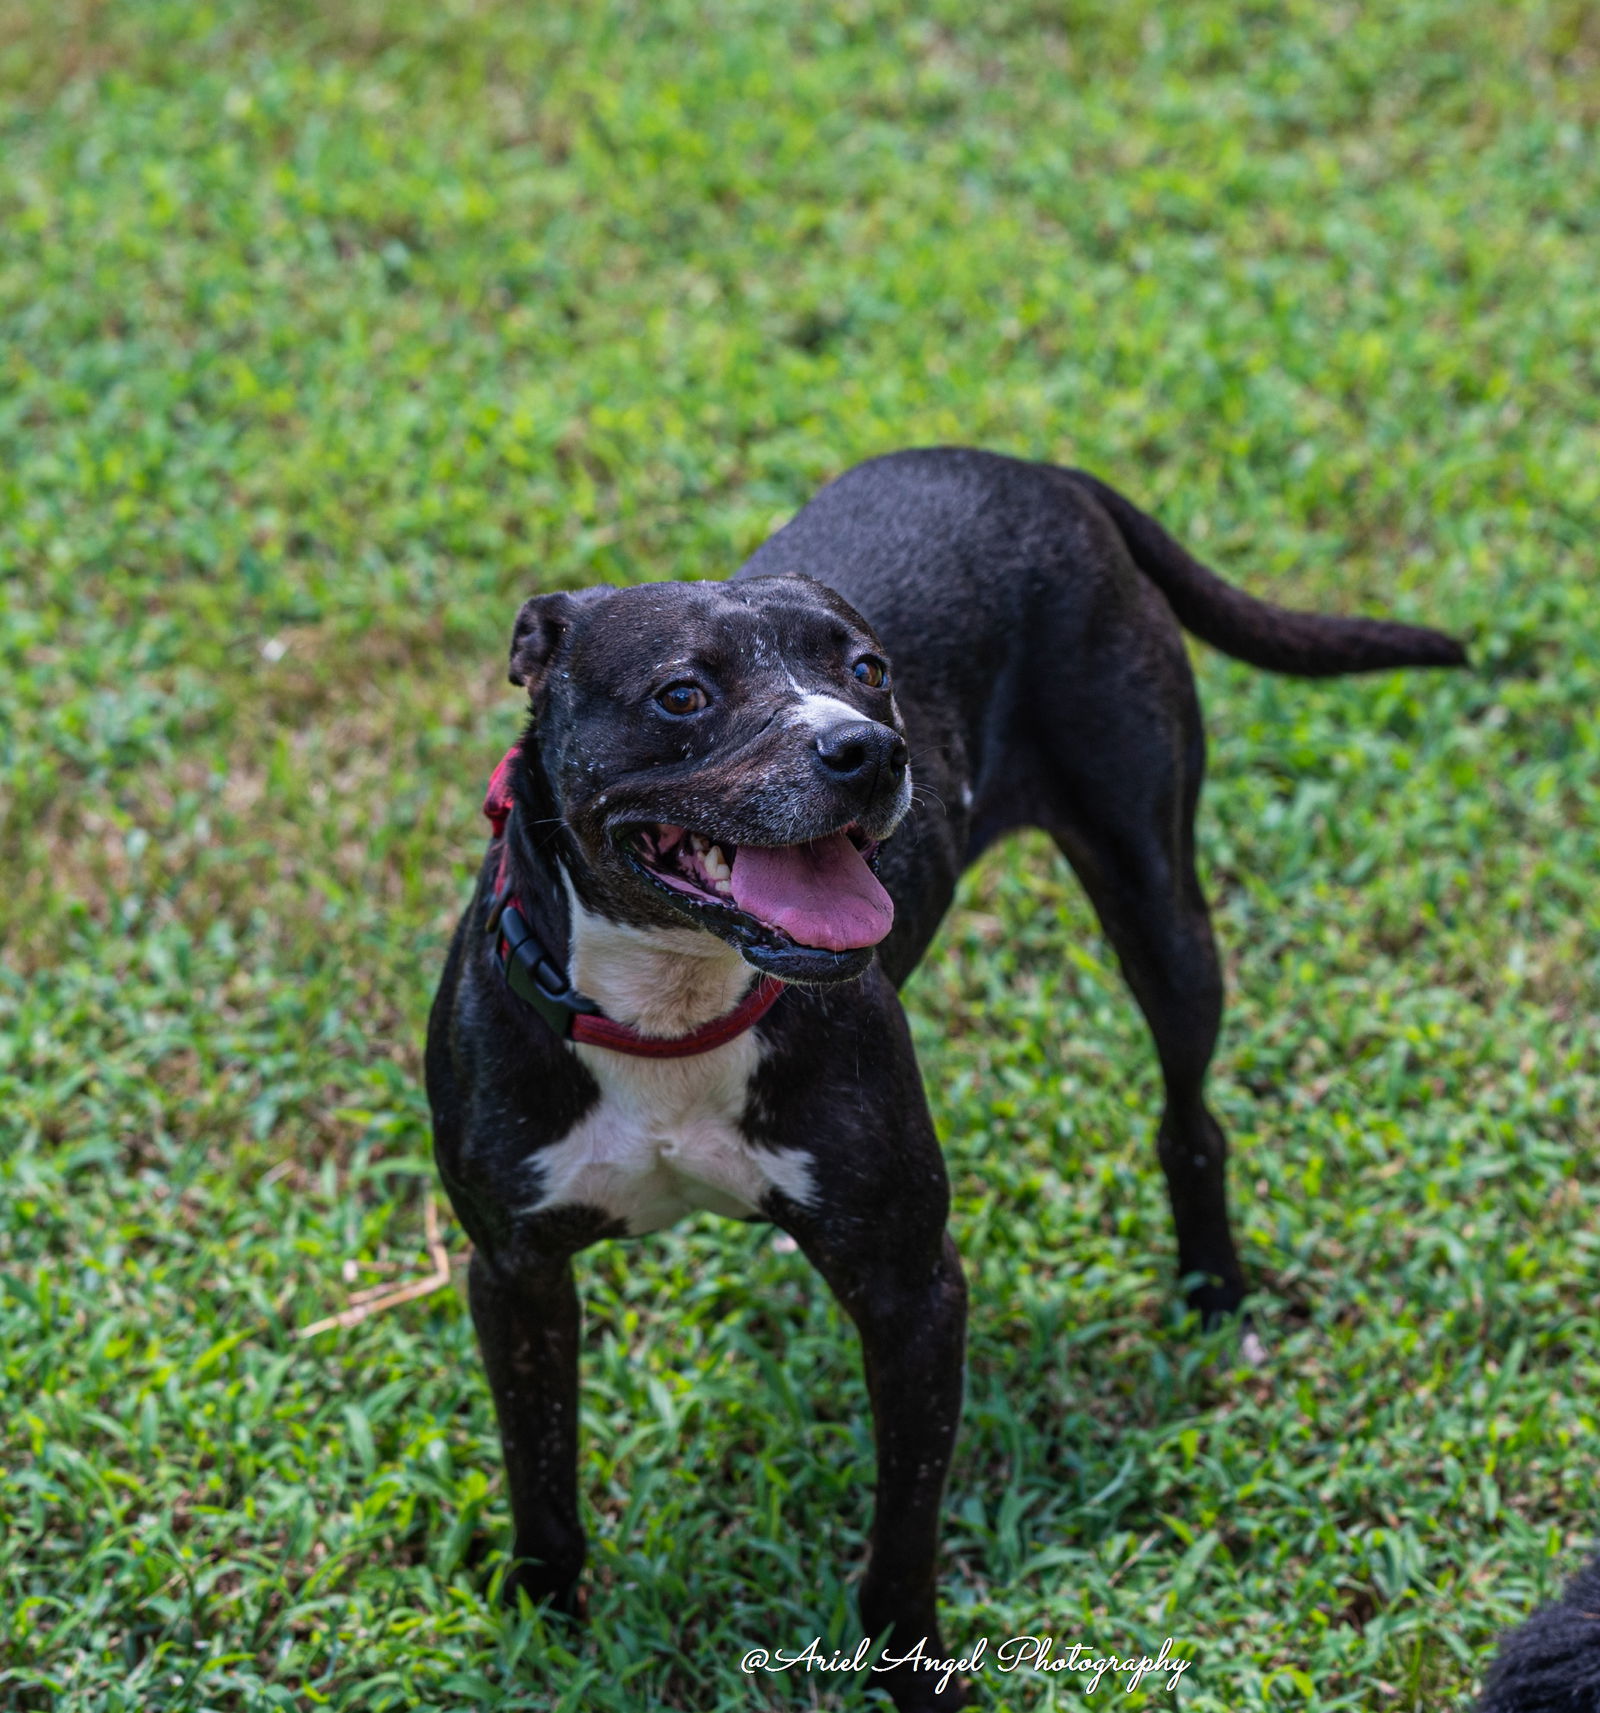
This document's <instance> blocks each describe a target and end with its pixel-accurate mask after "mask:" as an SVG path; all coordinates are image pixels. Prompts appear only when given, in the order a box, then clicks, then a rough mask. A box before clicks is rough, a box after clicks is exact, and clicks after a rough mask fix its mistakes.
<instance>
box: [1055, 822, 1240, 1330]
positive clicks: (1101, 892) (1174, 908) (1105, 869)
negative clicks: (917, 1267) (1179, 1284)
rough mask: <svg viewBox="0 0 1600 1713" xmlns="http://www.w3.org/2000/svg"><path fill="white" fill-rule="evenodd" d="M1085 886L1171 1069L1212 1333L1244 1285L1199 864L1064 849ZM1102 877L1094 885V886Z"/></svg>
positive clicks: (1171, 1155)
mask: <svg viewBox="0 0 1600 1713" xmlns="http://www.w3.org/2000/svg"><path fill="white" fill-rule="evenodd" d="M1058 842H1059V843H1060V845H1061V847H1062V849H1063V850H1064V851H1066V853H1067V856H1068V860H1069V861H1071V862H1072V864H1073V867H1074V868H1076V869H1077V871H1078V873H1079V875H1080V876H1081V877H1083V879H1084V882H1085V885H1086V887H1087V889H1088V892H1089V895H1090V897H1091V899H1092V900H1093V902H1094V905H1095V908H1096V910H1097V911H1098V912H1099V916H1100V921H1101V923H1102V925H1103V926H1104V928H1105V931H1106V934H1107V936H1108V938H1109V939H1110V940H1111V943H1112V945H1113V946H1114V947H1115V948H1116V952H1117V957H1118V960H1119V962H1120V963H1121V965H1122V972H1123V974H1124V976H1126V978H1127V981H1128V986H1129V987H1130V988H1132V990H1133V994H1134V998H1135V999H1137V1000H1138V1002H1139V1007H1140V1009H1141V1010H1142V1011H1143V1012H1144V1015H1145V1020H1146V1022H1147V1023H1148V1024H1149V1026H1150V1032H1151V1034H1152V1035H1153V1036H1154V1037H1155V1044H1156V1052H1157V1055H1158V1056H1159V1058H1160V1061H1161V1075H1162V1080H1163V1082H1164V1083H1165V1085H1166V1087H1165V1093H1166V1101H1165V1106H1164V1109H1163V1111H1162V1114H1161V1127H1160V1130H1159V1132H1158V1143H1157V1146H1158V1152H1159V1155H1160V1160H1161V1170H1162V1172H1163V1173H1164V1174H1165V1176H1166V1180H1167V1194H1168V1196H1169V1197H1170V1199H1171V1202H1172V1217H1173V1222H1174V1224H1175V1225H1176V1227H1177V1234H1178V1271H1179V1273H1180V1275H1182V1276H1183V1277H1185V1278H1188V1279H1191V1280H1193V1281H1194V1282H1193V1283H1192V1285H1191V1288H1190V1292H1189V1302H1190V1306H1191V1307H1193V1308H1195V1309H1198V1310H1199V1311H1200V1312H1201V1314H1203V1315H1204V1316H1205V1317H1206V1319H1207V1321H1208V1322H1213V1321H1216V1320H1217V1319H1219V1318H1221V1317H1222V1316H1224V1315H1227V1314H1231V1313H1232V1312H1233V1311H1234V1310H1236V1309H1237V1308H1238V1307H1239V1305H1240V1303H1241V1302H1242V1301H1243V1299H1244V1292H1245V1285H1244V1274H1243V1272H1242V1271H1241V1269H1240V1266H1239V1258H1238V1255H1237V1254H1236V1253H1235V1250H1234V1245H1233V1234H1232V1231H1231V1229H1230V1227H1229V1221H1228V1193H1227V1158H1228V1143H1227V1138H1226V1137H1225V1136H1224V1135H1223V1132H1222V1127H1221V1126H1220V1125H1219V1124H1218V1123H1217V1121H1216V1119H1215V1118H1214V1117H1213V1116H1212V1115H1211V1112H1210V1111H1209V1109H1208V1108H1207V1106H1206V1103H1205V1076H1206V1069H1207V1067H1208V1066H1209V1065H1210V1063H1211V1055H1212V1052H1213V1050H1214V1048H1215V1046H1216V1041H1217V1032H1218V1030H1219V1028H1220V1026H1221V1022H1222V975H1221V971H1220V969H1219V968H1218V964H1217V951H1216V944H1215V942H1214V940H1213V939H1212V935H1211V919H1210V914H1209V912H1208V911H1207V909H1206V904H1205V899H1204V897H1203V896H1202V895H1201V892H1200V886H1199V881H1198V879H1197V878H1196V876H1195V872H1194V867H1193V863H1192V862H1191V861H1190V860H1189V859H1188V857H1187V853H1183V854H1181V855H1176V854H1175V853H1172V852H1170V851H1165V850H1159V849H1143V850H1127V851H1121V852H1118V853H1116V856H1115V860H1114V861H1112V862H1107V861H1105V860H1104V858H1105V857H1106V856H1108V855H1110V854H1111V853H1108V852H1104V851H1102V852H1100V853H1098V855H1099V856H1100V858H1101V860H1099V861H1097V862H1094V863H1091V862H1090V861H1089V860H1087V859H1086V855H1085V849H1084V845H1083V843H1082V841H1081V840H1079V839H1077V838H1071V839H1068V838H1061V839H1059V840H1058ZM1091 873H1092V874H1093V876H1094V878H1093V880H1090V878H1089V875H1090V874H1091Z"/></svg>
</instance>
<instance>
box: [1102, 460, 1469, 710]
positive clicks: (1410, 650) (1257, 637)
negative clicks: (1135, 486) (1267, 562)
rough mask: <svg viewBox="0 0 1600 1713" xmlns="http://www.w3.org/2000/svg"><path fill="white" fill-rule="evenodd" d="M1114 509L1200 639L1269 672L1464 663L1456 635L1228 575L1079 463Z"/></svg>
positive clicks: (1314, 673)
mask: <svg viewBox="0 0 1600 1713" xmlns="http://www.w3.org/2000/svg"><path fill="white" fill-rule="evenodd" d="M1071 475H1072V477H1073V479H1074V480H1075V481H1077V482H1081V483H1082V484H1083V485H1084V486H1085V487H1086V488H1088V490H1089V491H1090V493H1092V494H1093V496H1094V497H1095V499H1097V500H1098V501H1099V502H1100V504H1101V506H1102V507H1103V508H1104V509H1105V510H1106V512H1108V513H1109V514H1110V517H1111V521H1112V522H1113V523H1114V524H1115V525H1116V526H1117V530H1118V532H1119V533H1120V534H1121V536H1122V539H1123V540H1124V541H1125V542H1126V543H1127V545H1128V551H1129V552H1130V553H1131V554H1132V555H1133V561H1134V563H1135V564H1136V565H1137V566H1138V567H1139V569H1140V570H1141V571H1142V572H1143V573H1144V574H1145V576H1146V577H1148V578H1149V579H1150V581H1151V582H1152V583H1154V584H1155V586H1156V587H1157V588H1158V589H1159V590H1160V591H1161V593H1162V594H1163V595H1165V596H1166V598H1167V604H1168V605H1169V606H1170V607H1171V608H1172V610H1173V612H1174V613H1175V614H1176V615H1177V619H1178V623H1179V624H1181V625H1182V626H1183V628H1184V629H1185V630H1187V631H1192V632H1193V633H1194V634H1195V635H1196V636H1197V637H1199V638H1200V640H1201V641H1202V642H1209V643H1210V644H1211V646H1212V647H1213V648H1220V649H1221V650H1222V652H1223V653H1224V654H1231V655H1233V657H1234V658H1235V659H1236V660H1243V661H1246V662H1248V663H1249V664H1250V665H1251V666H1260V667H1263V668H1264V669H1265V670H1266V671H1268V672H1289V673H1293V674H1294V675H1295V676H1297V677H1300V678H1333V677H1336V676H1338V675H1339V674H1340V673H1342V672H1377V671H1381V670H1382V669H1383V668H1385V667H1390V666H1465V665H1466V664H1467V651H1466V650H1465V649H1464V648H1463V647H1462V646H1461V644H1460V643H1459V642H1457V641H1456V640H1455V638H1454V637H1450V636H1446V635H1445V634H1444V632H1443V631H1437V630H1428V629H1426V628H1425V627H1423V626H1422V625H1401V624H1393V623H1391V622H1390V621H1389V620H1387V619H1340V618H1330V617H1327V616H1325V615H1324V614H1321V613H1295V612H1290V611H1289V609H1288V608H1287V607H1275V606H1274V605H1273V604H1272V603H1271V602H1270V601H1260V600H1257V599H1256V597H1255V596H1254V595H1247V594H1245V592H1244V591H1243V590H1242V589H1235V588H1234V587H1233V586H1232V584H1230V583H1224V582H1223V580H1222V579H1221V578H1220V577H1219V576H1217V574H1216V573H1215V572H1214V571H1208V570H1207V569H1206V568H1205V566H1204V565H1202V564H1201V563H1200V561H1199V560H1198V559H1196V558H1195V557H1194V555H1193V554H1192V553H1190V552H1189V551H1188V550H1187V549H1186V548H1184V547H1183V546H1181V545H1180V544H1179V543H1178V542H1176V541H1174V540H1173V539H1172V537H1171V536H1170V535H1168V534H1167V532H1166V531H1165V530H1164V529H1163V528H1162V527H1161V525H1160V524H1158V523H1157V522H1156V520H1155V519H1154V518H1152V517H1147V516H1146V515H1145V514H1144V513H1143V512H1142V511H1140V510H1139V508H1138V507H1137V506H1136V505H1134V504H1133V503H1132V501H1130V500H1126V499H1124V498H1123V497H1122V495H1121V494H1119V493H1118V492H1117V491H1116V489H1115V488H1110V487H1107V486H1106V484H1105V483H1104V482H1102V481H1099V480H1098V479H1097V478H1096V477H1094V476H1091V475H1089V474H1088V473H1087V472H1085V471H1083V470H1073V471H1072V472H1071Z"/></svg>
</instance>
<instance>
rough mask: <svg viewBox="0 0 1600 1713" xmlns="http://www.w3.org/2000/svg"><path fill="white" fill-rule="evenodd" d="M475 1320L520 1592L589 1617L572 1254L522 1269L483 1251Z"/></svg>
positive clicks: (511, 1580)
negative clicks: (584, 1588) (583, 1579)
mask: <svg viewBox="0 0 1600 1713" xmlns="http://www.w3.org/2000/svg"><path fill="white" fill-rule="evenodd" d="M468 1287H469V1295H470V1299H471V1303H472V1319H473V1324H474V1325H475V1326H476V1328H477V1332H478V1344H479V1347H480V1349H481V1350H482V1352H483V1365H484V1368H485V1370H486V1371H487V1373H488V1376H489V1387H490V1390H491V1391H492V1392H493V1394H494V1408H495V1415H496V1417H497V1418H498V1420H499V1423H500V1443H501V1445H502V1447H503V1448H504V1451H505V1460H506V1479H507V1482H508V1484H509V1487H510V1493H511V1520H512V1526H513V1529H514V1531H515V1537H516V1538H515V1555H516V1560H517V1562H516V1564H515V1565H514V1566H513V1567H512V1570H511V1573H510V1575H509V1576H508V1577H507V1578H506V1583H505V1597H506V1599H507V1600H508V1601H515V1599H516V1597H517V1593H518V1591H519V1590H522V1591H525V1592H526V1593H527V1594H528V1595H529V1596H530V1597H531V1598H532V1599H533V1600H535V1601H546V1602H548V1603H549V1604H550V1606H551V1607H553V1608H554V1609H555V1610H556V1611H558V1612H563V1613H566V1614H567V1615H569V1616H572V1617H577V1616H579V1615H580V1614H581V1610H582V1607H581V1601H580V1598H579V1590H578V1577H579V1575H580V1573H581V1572H582V1569H583V1558H584V1550H585V1545H586V1543H585V1540H584V1534H583V1525H582V1524H581V1523H580V1522H579V1520H578V1293H577V1287H576V1286H575V1285H574V1283H573V1278H572V1262H571V1260H570V1258H569V1257H567V1256H565V1255H563V1256H559V1257H543V1256H541V1257H539V1258H538V1259H537V1260H535V1261H533V1262H531V1263H528V1264H525V1265H522V1266H519V1267H517V1268H516V1269H515V1270H513V1269H510V1268H501V1267H497V1266H495V1265H494V1264H493V1263H492V1262H491V1261H490V1260H489V1259H488V1258H487V1257H486V1256H485V1255H484V1254H483V1253H482V1252H477V1253H475V1254H474V1255H473V1257H472V1267H471V1271H470V1273H469V1274H468Z"/></svg>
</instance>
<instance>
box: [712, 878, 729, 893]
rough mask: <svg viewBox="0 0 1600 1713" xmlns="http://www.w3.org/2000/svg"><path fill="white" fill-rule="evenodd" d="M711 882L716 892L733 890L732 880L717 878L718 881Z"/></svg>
mask: <svg viewBox="0 0 1600 1713" xmlns="http://www.w3.org/2000/svg"><path fill="white" fill-rule="evenodd" d="M712 884H713V888H714V890H715V891H717V892H732V891H733V882H732V881H731V880H718V881H714V882H713V883H712Z"/></svg>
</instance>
